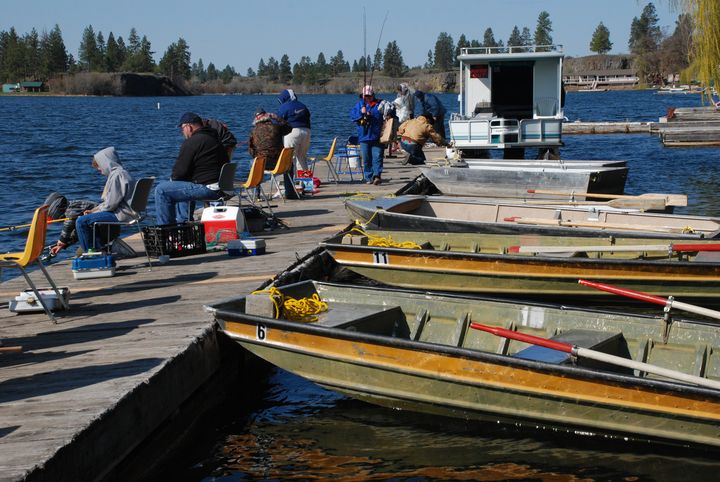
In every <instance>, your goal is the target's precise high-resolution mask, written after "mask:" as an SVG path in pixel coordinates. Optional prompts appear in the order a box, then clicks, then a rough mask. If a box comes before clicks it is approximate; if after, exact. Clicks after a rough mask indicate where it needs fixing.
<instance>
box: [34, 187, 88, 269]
mask: <svg viewBox="0 0 720 482" xmlns="http://www.w3.org/2000/svg"><path fill="white" fill-rule="evenodd" d="M43 204H45V205H47V206H48V219H51V220H54V219H63V218H64V219H65V221H63V225H62V230H61V231H60V236H59V237H58V239H57V241H55V244H54V245H52V246H51V247H50V256H57V255H58V254H59V253H60V251H62V250H63V249H65V248H68V247H69V246H72V245H73V244H75V243H77V241H78V236H77V230H76V229H75V221H76V220H77V218H78V216H80V215H81V214H83V213H84V212H86V211H90V210H92V209H93V208H95V206H97V203H96V202H94V201H90V200H88V199H75V200H73V201H68V200H67V198H66V197H65V196H63V195H62V194H60V193H57V192H53V193H51V194H50V195H49V196H48V197H47V198H46V199H45V202H44V203H43Z"/></svg>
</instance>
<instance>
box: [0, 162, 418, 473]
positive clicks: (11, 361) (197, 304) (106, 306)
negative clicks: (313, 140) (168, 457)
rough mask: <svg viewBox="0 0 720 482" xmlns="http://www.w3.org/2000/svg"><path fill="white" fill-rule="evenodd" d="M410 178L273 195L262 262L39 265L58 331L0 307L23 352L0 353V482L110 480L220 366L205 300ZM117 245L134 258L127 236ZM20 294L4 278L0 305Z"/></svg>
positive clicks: (256, 278)
mask: <svg viewBox="0 0 720 482" xmlns="http://www.w3.org/2000/svg"><path fill="white" fill-rule="evenodd" d="M323 169H324V166H318V170H317V171H318V172H319V173H320V174H321V176H320V177H321V179H323V180H325V179H326V176H325V175H324V174H323V172H324V170H323ZM417 174H419V171H418V170H417V169H416V168H414V167H412V166H403V165H401V163H400V159H386V160H385V173H384V174H383V176H384V178H385V179H386V180H388V181H389V182H386V183H384V184H383V185H381V186H372V185H370V186H369V185H366V184H364V183H362V182H358V181H357V177H356V181H355V183H350V182H343V183H341V184H338V185H335V184H332V183H327V184H323V185H322V186H321V189H320V192H319V193H318V194H316V195H315V196H312V197H309V198H306V199H303V200H301V201H288V202H287V203H283V202H282V201H279V200H275V201H274V203H273V204H274V205H275V208H274V209H275V211H276V213H277V214H278V216H279V217H280V218H281V219H282V220H283V222H284V223H285V224H286V225H287V229H276V230H273V231H268V232H263V233H261V234H258V235H257V236H258V237H261V238H264V239H265V240H266V243H267V254H265V255H263V256H254V257H229V256H227V254H226V253H225V252H211V253H207V254H204V255H196V256H190V257H185V258H173V259H171V260H170V262H169V263H167V264H164V265H161V264H159V263H157V260H155V262H154V263H153V267H152V270H151V271H149V270H148V267H147V263H146V262H144V261H146V260H145V258H144V257H142V256H141V257H137V258H132V259H126V260H121V261H119V263H118V270H117V273H116V276H114V277H112V278H99V279H86V280H74V279H73V277H72V273H71V268H70V261H69V260H67V261H62V262H58V263H56V264H54V265H52V266H50V267H49V270H50V272H51V274H52V276H53V278H54V279H55V281H56V282H58V284H59V285H61V286H68V287H69V288H70V291H71V298H70V302H71V310H70V311H69V312H56V315H57V317H58V320H59V323H58V324H56V325H55V324H52V323H51V322H50V321H49V320H48V318H47V317H46V316H45V314H44V313H41V314H23V315H18V314H15V313H11V312H9V310H8V309H7V305H6V303H5V301H3V302H2V303H0V340H2V343H3V345H4V346H21V347H22V351H21V352H19V353H2V354H0V481H16V480H32V481H35V480H42V481H44V480H48V481H50V480H52V481H61V480H72V481H78V480H97V479H102V478H106V477H109V478H112V474H113V470H114V469H115V467H117V466H118V464H120V463H122V460H123V459H124V458H125V457H126V456H127V455H128V454H129V453H130V452H131V451H132V450H133V449H135V448H136V447H138V445H139V444H141V443H142V442H143V441H144V440H146V439H147V438H148V436H150V434H152V433H153V431H155V430H156V429H157V428H158V427H159V426H160V425H161V424H162V423H163V422H164V421H165V420H167V419H168V418H170V417H172V415H173V413H174V412H175V411H176V410H177V409H178V407H179V406H181V404H182V403H183V402H185V401H186V400H187V399H188V398H189V397H191V395H192V394H193V393H194V392H196V390H198V389H199V388H200V387H201V386H202V385H203V384H204V383H206V381H207V380H208V379H209V378H210V377H211V376H213V374H214V373H215V372H216V371H217V370H218V369H219V367H220V362H221V353H220V349H219V345H220V343H219V341H220V340H219V338H220V336H219V335H218V333H217V331H216V328H215V325H214V323H213V320H212V319H211V317H210V316H209V315H208V314H207V313H205V312H204V310H203V304H204V303H207V302H210V301H213V300H218V299H222V298H226V297H230V296H236V295H238V294H246V293H249V292H251V291H253V290H254V289H256V288H257V287H258V286H260V285H261V284H262V283H263V282H264V281H266V280H268V279H270V278H272V277H273V276H274V275H275V274H276V273H278V272H280V271H282V270H284V269H285V268H286V267H288V266H289V265H291V264H292V263H293V262H294V261H295V260H296V259H297V257H298V256H303V255H304V254H306V253H308V252H309V251H311V250H312V249H314V248H315V247H316V246H317V243H318V242H319V241H321V240H322V239H325V238H327V237H329V236H330V235H332V234H334V233H336V232H337V231H339V230H340V229H341V228H343V227H344V226H346V225H347V224H348V223H349V222H350V220H349V219H348V217H347V216H346V214H345V211H344V208H343V205H342V202H343V199H344V198H345V197H347V196H350V195H354V194H357V193H369V194H370V195H373V196H374V195H382V194H387V193H391V192H395V191H396V190H397V189H399V188H400V187H401V186H402V185H404V184H405V183H407V182H408V181H410V180H412V179H413V178H415V176H417ZM344 177H345V178H346V179H348V176H347V175H345V176H344ZM278 201H279V202H278ZM126 240H127V241H128V243H129V244H130V245H131V246H133V247H134V248H136V249H139V250H140V251H142V242H141V240H140V239H139V238H138V237H137V236H135V237H130V238H127V239H126ZM141 254H142V253H141ZM32 276H33V279H35V280H39V279H40V278H39V276H41V274H40V273H33V274H32ZM25 288H26V286H25V283H24V280H23V279H22V277H20V278H17V279H13V280H11V281H9V282H6V283H4V284H2V285H0V292H1V296H0V300H9V299H10V298H12V297H14V296H16V295H17V294H18V293H19V292H20V291H21V290H23V289H25Z"/></svg>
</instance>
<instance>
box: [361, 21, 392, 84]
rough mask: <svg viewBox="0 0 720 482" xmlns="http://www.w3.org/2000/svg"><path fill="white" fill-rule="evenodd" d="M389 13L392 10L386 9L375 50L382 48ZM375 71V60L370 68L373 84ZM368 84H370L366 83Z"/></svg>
mask: <svg viewBox="0 0 720 482" xmlns="http://www.w3.org/2000/svg"><path fill="white" fill-rule="evenodd" d="M388 15H390V10H387V11H385V18H384V19H383V23H382V26H381V27H380V35H379V36H378V41H377V46H376V47H375V52H377V51H378V49H379V48H380V41H381V40H382V34H383V30H385V22H387V18H388ZM374 73H375V62H373V65H372V68H371V69H370V85H372V79H373V74H374ZM365 85H368V84H365Z"/></svg>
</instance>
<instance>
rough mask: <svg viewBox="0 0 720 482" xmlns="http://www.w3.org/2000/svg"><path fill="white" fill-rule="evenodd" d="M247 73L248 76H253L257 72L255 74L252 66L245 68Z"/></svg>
mask: <svg viewBox="0 0 720 482" xmlns="http://www.w3.org/2000/svg"><path fill="white" fill-rule="evenodd" d="M245 75H247V76H248V77H255V76H256V75H257V74H255V71H254V70H253V69H252V67H248V69H247V74H245Z"/></svg>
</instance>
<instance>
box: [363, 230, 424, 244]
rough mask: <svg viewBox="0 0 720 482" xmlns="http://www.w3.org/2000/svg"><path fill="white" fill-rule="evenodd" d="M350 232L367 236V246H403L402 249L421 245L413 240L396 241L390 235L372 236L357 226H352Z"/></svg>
mask: <svg viewBox="0 0 720 482" xmlns="http://www.w3.org/2000/svg"><path fill="white" fill-rule="evenodd" d="M350 232H351V233H353V232H355V233H358V234H360V235H362V236H367V238H368V246H377V247H379V248H403V249H422V247H421V246H420V245H419V244H417V243H415V242H413V241H403V242H397V241H395V240H393V239H392V236H388V237H387V238H383V237H382V236H373V235H372V234H368V233H366V232H365V231H363V230H362V229H360V228H359V227H355V228H352V229H351V230H350Z"/></svg>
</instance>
